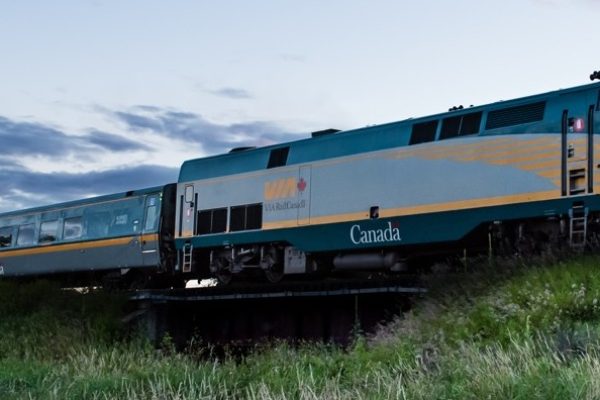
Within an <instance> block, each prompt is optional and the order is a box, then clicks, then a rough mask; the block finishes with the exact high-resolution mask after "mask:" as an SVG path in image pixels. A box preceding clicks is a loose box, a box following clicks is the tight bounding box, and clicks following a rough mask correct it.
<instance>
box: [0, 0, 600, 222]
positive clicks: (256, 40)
mask: <svg viewBox="0 0 600 400" xmlns="http://www.w3.org/2000/svg"><path fill="white" fill-rule="evenodd" d="M599 17H600V0H503V1H491V0H479V1H474V0H454V1H448V2H445V1H432V0H421V1H418V2H417V1H403V0H396V1H391V0H390V1H383V0H369V1H366V0H365V1H362V0H345V1H341V0H326V1H324V0H321V1H313V0H303V1H301V2H299V1H288V0H280V1H274V0H271V1H267V0H253V1H234V0H221V1H203V0H196V1H192V0H172V1H156V0H144V1H142V0H120V1H117V0H106V1H104V0H68V1H67V0H54V1H52V2H49V1H42V0H37V1H33V0H21V1H18V2H17V1H11V0H0V212H3V211H9V210H15V209H22V208H27V207H32V206H37V205H42V204H51V203H55V202H61V201H66V200H74V199H80V198H84V197H89V196H94V195H100V194H108V193H115V192H120V191H126V190H131V189H137V188H143V187H149V186H155V185H161V184H164V183H168V182H175V181H176V179H177V174H178V167H179V166H180V165H181V163H182V162H183V161H185V160H187V159H192V158H198V157H203V156H206V155H212V154H219V153H223V152H226V151H228V150H229V149H231V148H233V147H239V146H250V145H256V146H261V145H268V144H272V143H279V142H284V141H289V140H295V139H299V138H304V137H308V136H309V135H310V132H312V131H316V130H321V129H327V128H337V129H351V128H358V127H362V126H367V125H373V124H380V123H386V122H392V121H397V120H402V119H405V118H409V117H419V116H424V115H428V114H434V113H438V112H443V111H446V110H447V109H448V108H449V107H451V106H453V105H458V104H464V105H467V104H468V105H471V104H474V105H478V104H486V103H490V102H494V101H498V100H507V99H510V98H515V97H519V96H525V95H531V94H535V93H541V92H546V91H550V90H556V89H559V88H565V87H570V86H575V85H580V84H585V83H588V82H589V75H590V73H591V72H592V71H594V70H599V69H600V58H599V57H597V56H594V55H593V54H594V53H596V52H597V50H596V49H595V45H596V41H597V37H598V33H600V30H599V28H598V27H597V26H598V23H597V20H598V18H599ZM588 53H592V56H588Z"/></svg>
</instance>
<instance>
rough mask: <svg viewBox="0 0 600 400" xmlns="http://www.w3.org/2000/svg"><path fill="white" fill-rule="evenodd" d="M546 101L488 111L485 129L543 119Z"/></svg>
mask: <svg viewBox="0 0 600 400" xmlns="http://www.w3.org/2000/svg"><path fill="white" fill-rule="evenodd" d="M545 109H546V102H545V101H540V102H538V103H531V104H526V105H524V106H516V107H508V108H503V109H501V110H495V111H490V112H489V113H488V118H487V122H486V124H485V129H496V128H502V127H505V126H512V125H519V124H526V123H528V122H536V121H541V120H543V119H544V110H545Z"/></svg>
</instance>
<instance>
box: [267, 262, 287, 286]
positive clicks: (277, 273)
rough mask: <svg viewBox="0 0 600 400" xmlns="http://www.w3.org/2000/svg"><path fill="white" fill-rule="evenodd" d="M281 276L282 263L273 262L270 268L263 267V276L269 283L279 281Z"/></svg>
mask: <svg viewBox="0 0 600 400" xmlns="http://www.w3.org/2000/svg"><path fill="white" fill-rule="evenodd" d="M283 276H284V274H283V264H274V265H272V266H271V267H270V268H268V269H265V277H266V278H267V280H268V281H269V282H271V283H278V282H281V280H282V279H283Z"/></svg>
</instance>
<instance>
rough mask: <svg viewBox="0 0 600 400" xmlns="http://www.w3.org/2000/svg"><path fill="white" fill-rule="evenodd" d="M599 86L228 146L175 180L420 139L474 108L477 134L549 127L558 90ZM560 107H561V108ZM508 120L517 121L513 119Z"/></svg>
mask: <svg viewBox="0 0 600 400" xmlns="http://www.w3.org/2000/svg"><path fill="white" fill-rule="evenodd" d="M597 89H600V83H592V84H587V85H582V86H577V87H572V88H567V89H560V90H555V91H551V92H546V93H542V94H537V95H532V96H526V97H520V98H517V99H513V100H506V101H498V102H494V103H489V104H485V105H481V106H471V107H467V108H462V109H457V110H453V111H448V112H443V113H438V114H433V115H428V116H424V117H419V118H409V119H405V120H401V121H396V122H390V123H385V124H381V125H373V126H367V127H362V128H358V129H351V130H346V131H336V130H327V131H322V132H319V133H318V134H317V135H313V137H311V138H306V139H300V140H296V141H292V142H286V143H279V144H274V145H270V146H265V147H260V148H242V149H239V150H238V151H232V152H230V153H226V154H220V155H215V156H210V157H204V158H198V159H193V160H188V161H185V162H184V163H183V165H182V166H181V170H180V173H179V180H178V181H179V182H188V181H192V180H197V179H208V178H215V177H220V176H226V175H232V174H239V173H244V172H251V171H257V170H263V169H268V168H272V167H278V166H283V165H293V164H301V163H308V162H313V161H317V160H322V159H327V158H333V157H339V156H344V155H350V154H356V153H362V152H368V151H375V150H382V149H386V148H391V147H399V146H408V145H411V144H418V143H421V142H418V143H411V134H413V133H414V127H415V125H419V124H426V123H427V122H433V121H444V120H446V119H450V118H452V117H457V118H460V117H465V118H466V117H468V116H471V115H477V114H478V113H481V114H479V116H480V118H481V119H480V121H479V126H483V128H482V129H479V126H478V128H477V129H478V131H477V132H476V134H479V135H500V134H510V133H522V132H525V131H524V130H523V129H522V128H523V124H529V125H532V122H538V124H537V126H538V128H539V129H540V131H541V130H542V129H549V128H548V126H549V123H550V121H547V122H546V121H543V120H544V118H545V117H544V115H545V114H548V109H549V110H550V111H552V112H554V114H556V115H559V113H560V112H562V107H564V106H565V104H554V105H551V106H549V107H546V101H547V100H550V99H553V98H557V97H560V96H566V97H565V98H567V99H568V98H569V96H568V95H569V94H575V95H577V94H579V93H581V92H585V91H593V90H597ZM565 101H569V100H565ZM596 101H597V107H598V108H597V110H598V109H600V92H599V93H598V98H597V100H596ZM558 103H560V102H558ZM558 109H560V111H559V110H558ZM511 112H512V114H514V115H516V117H513V118H512V119H511V116H510V115H508V114H511ZM517 113H518V115H517ZM540 113H541V114H540ZM490 114H491V115H493V116H494V117H495V119H494V121H491V120H490V119H488V116H489V115H490ZM554 114H553V115H554ZM540 115H541V117H540ZM536 116H537V117H536ZM528 118H529V119H528ZM534 118H537V119H534ZM511 121H513V122H516V123H513V124H512V125H511ZM539 122H546V124H545V125H544V124H541V123H539ZM552 123H554V121H552ZM436 124H437V123H436ZM437 125H442V124H437ZM437 125H436V127H437ZM517 125H519V128H520V129H521V130H518V128H515V127H516V126H517ZM551 126H554V125H551ZM440 130H441V129H438V131H436V132H439V131H440ZM527 132H529V133H534V130H532V129H529V130H527ZM435 140H443V139H441V138H440V134H439V133H437V136H436V137H435V138H434V139H433V140H427V141H435Z"/></svg>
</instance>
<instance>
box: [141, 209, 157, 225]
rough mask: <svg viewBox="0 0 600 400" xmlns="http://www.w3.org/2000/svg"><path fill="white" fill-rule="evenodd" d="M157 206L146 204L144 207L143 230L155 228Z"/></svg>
mask: <svg viewBox="0 0 600 400" xmlns="http://www.w3.org/2000/svg"><path fill="white" fill-rule="evenodd" d="M157 211H158V207H157V206H155V205H154V206H148V207H146V215H145V219H146V222H145V223H144V231H153V230H156V223H157V222H158V215H157V214H158V212H157Z"/></svg>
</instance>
